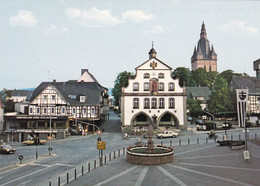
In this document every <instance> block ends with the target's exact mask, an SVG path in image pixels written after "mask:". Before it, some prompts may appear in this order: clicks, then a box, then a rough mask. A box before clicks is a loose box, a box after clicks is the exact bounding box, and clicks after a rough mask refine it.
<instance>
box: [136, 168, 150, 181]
mask: <svg viewBox="0 0 260 186" xmlns="http://www.w3.org/2000/svg"><path fill="white" fill-rule="evenodd" d="M148 169H149V167H147V166H146V167H144V169H143V171H142V173H141V174H140V176H139V178H138V180H137V182H136V184H135V186H141V185H142V183H143V181H144V177H145V175H146V173H147V171H148Z"/></svg>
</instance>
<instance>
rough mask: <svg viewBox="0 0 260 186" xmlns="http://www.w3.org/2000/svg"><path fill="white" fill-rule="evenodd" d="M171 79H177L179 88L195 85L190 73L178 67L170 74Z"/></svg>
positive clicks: (188, 70) (186, 69)
mask: <svg viewBox="0 0 260 186" xmlns="http://www.w3.org/2000/svg"><path fill="white" fill-rule="evenodd" d="M172 78H173V79H179V85H180V86H181V87H183V86H186V87H193V86H195V85H196V83H195V81H194V80H193V79H192V78H191V71H190V69H188V68H185V67H178V68H176V69H175V70H174V71H173V72H172Z"/></svg>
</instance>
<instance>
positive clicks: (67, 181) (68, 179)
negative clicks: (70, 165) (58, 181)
mask: <svg viewBox="0 0 260 186" xmlns="http://www.w3.org/2000/svg"><path fill="white" fill-rule="evenodd" d="M67 183H69V173H67Z"/></svg>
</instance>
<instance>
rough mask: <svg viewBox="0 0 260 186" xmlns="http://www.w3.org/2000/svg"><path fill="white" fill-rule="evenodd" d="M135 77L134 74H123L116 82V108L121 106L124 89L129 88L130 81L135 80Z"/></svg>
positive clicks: (125, 72) (114, 90)
mask: <svg viewBox="0 0 260 186" xmlns="http://www.w3.org/2000/svg"><path fill="white" fill-rule="evenodd" d="M134 77H135V75H134V74H133V73H132V72H127V71H124V72H121V73H120V74H119V75H118V76H117V78H116V80H115V82H114V88H113V89H112V95H113V96H114V102H115V105H116V106H119V100H120V97H121V95H122V87H127V85H128V79H133V78H134Z"/></svg>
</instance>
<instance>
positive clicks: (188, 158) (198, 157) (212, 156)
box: [178, 153, 239, 160]
mask: <svg viewBox="0 0 260 186" xmlns="http://www.w3.org/2000/svg"><path fill="white" fill-rule="evenodd" d="M221 156H239V154H234V153H233V154H219V155H211V156H197V157H187V158H178V160H190V159H200V158H214V157H221Z"/></svg>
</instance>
